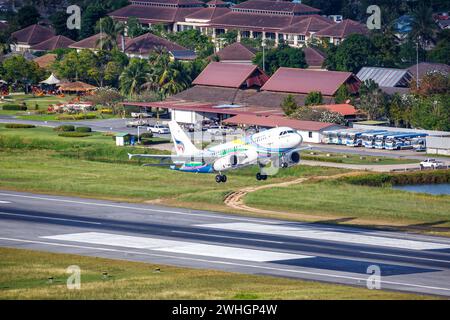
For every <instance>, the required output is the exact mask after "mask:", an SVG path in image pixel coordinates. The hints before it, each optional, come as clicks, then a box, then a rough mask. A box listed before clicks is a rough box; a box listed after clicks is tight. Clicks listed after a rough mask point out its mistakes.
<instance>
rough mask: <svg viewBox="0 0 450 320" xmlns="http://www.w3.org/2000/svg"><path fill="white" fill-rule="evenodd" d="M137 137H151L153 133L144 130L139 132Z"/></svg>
mask: <svg viewBox="0 0 450 320" xmlns="http://www.w3.org/2000/svg"><path fill="white" fill-rule="evenodd" d="M139 137H140V138H141V139H151V138H153V133H152V132H144V133H141V134H140V135H139Z"/></svg>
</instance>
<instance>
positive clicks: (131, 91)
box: [119, 59, 148, 97]
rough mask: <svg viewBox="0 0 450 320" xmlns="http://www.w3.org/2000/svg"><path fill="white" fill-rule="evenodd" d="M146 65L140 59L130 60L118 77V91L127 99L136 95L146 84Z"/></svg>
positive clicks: (145, 62)
mask: <svg viewBox="0 0 450 320" xmlns="http://www.w3.org/2000/svg"><path fill="white" fill-rule="evenodd" d="M147 73H148V63H147V61H145V60H142V59H132V60H131V61H130V64H129V65H128V66H127V67H126V68H125V69H124V70H123V72H122V74H121V75H120V77H119V80H120V91H121V92H122V94H124V95H127V96H129V97H131V96H134V95H137V94H138V93H139V92H140V90H141V87H142V85H143V84H144V83H145V82H146V79H147Z"/></svg>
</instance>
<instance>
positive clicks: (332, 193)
mask: <svg viewBox="0 0 450 320" xmlns="http://www.w3.org/2000/svg"><path fill="white" fill-rule="evenodd" d="M245 203H246V204H248V205H250V206H252V207H257V208H264V209H276V210H286V211H288V212H293V213H306V214H314V215H326V216H330V215H332V216H336V218H343V217H347V218H366V219H369V220H381V221H388V222H396V223H424V222H433V221H442V222H444V223H442V225H446V226H450V196H447V195H443V196H433V195H426V194H415V193H411V192H406V191H400V190H394V189H392V188H390V187H368V186H358V185H351V184H347V183H343V182H338V181H322V182H318V183H305V184H299V185H294V186H290V187H289V188H272V189H266V190H260V191H256V192H253V193H250V194H248V195H247V196H246V198H245Z"/></svg>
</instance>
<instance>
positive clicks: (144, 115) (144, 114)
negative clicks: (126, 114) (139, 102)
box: [131, 112, 155, 118]
mask: <svg viewBox="0 0 450 320" xmlns="http://www.w3.org/2000/svg"><path fill="white" fill-rule="evenodd" d="M154 116H155V115H154V113H152V112H132V113H131V117H132V118H152V117H154Z"/></svg>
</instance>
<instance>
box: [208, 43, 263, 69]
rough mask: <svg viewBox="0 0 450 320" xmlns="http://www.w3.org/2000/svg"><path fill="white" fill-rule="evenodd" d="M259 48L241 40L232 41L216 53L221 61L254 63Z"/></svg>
mask: <svg viewBox="0 0 450 320" xmlns="http://www.w3.org/2000/svg"><path fill="white" fill-rule="evenodd" d="M256 53H257V50H256V49H254V48H252V47H249V46H246V45H244V44H242V43H240V42H235V43H232V44H230V45H228V46H226V47H225V48H223V49H222V50H219V51H217V52H216V53H215V56H217V57H218V58H219V61H220V62H224V63H240V64H252V61H253V58H254V57H255V55H256Z"/></svg>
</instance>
